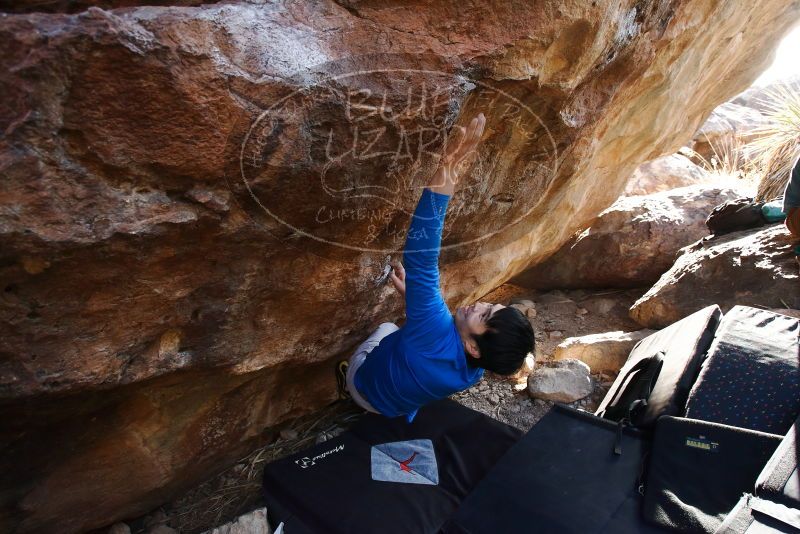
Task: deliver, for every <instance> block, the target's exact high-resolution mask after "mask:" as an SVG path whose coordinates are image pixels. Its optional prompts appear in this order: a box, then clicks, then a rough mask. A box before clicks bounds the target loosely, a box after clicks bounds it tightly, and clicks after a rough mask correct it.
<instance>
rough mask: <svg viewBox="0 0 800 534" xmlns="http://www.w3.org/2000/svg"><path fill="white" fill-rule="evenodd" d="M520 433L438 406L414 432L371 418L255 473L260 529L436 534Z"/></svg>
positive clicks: (421, 416) (419, 419) (427, 410)
mask: <svg viewBox="0 0 800 534" xmlns="http://www.w3.org/2000/svg"><path fill="white" fill-rule="evenodd" d="M521 435H522V433H521V432H520V431H519V430H517V429H515V428H513V427H510V426H508V425H506V424H504V423H501V422H499V421H495V420H493V419H491V418H489V417H487V416H485V415H483V414H481V413H479V412H476V411H474V410H471V409H469V408H466V407H464V406H462V405H460V404H458V403H456V402H454V401H451V400H448V399H445V400H442V401H438V402H435V403H432V404H430V405H428V406H425V407H423V408H422V409H420V411H419V413H418V414H417V416H416V418H415V419H414V422H413V423H410V424H409V423H407V422H406V420H405V418H403V417H397V418H393V419H389V418H386V417H383V416H380V415H376V414H367V415H365V416H363V417H362V418H361V419H360V420H359V421H358V422H357V423H356V424H355V425H353V427H352V428H351V429H350V430H348V431H347V432H344V433H342V434H341V435H340V436H338V437H336V438H334V439H330V440H328V441H326V442H324V443H321V444H320V445H317V446H315V447H312V448H310V449H308V450H306V451H303V452H301V453H299V454H295V455H292V456H289V457H287V458H283V459H280V460H278V461H275V462H272V463H271V464H269V465H267V466H266V468H265V469H264V495H265V499H266V503H267V510H268V515H269V521H270V523H271V524H272V526H273V528H275V527H276V526H277V525H278V524H279V523H281V522H283V523H284V532H287V533H290V534H306V533H309V532H314V533H326V534H334V533H339V532H341V533H345V532H346V533H354V532H359V533H360V532H381V533H382V534H389V533H403V534H405V533H409V532H413V533H426V532H429V533H435V532H438V531H439V529H440V528H441V527H442V525H443V524H444V523H445V522H446V521H447V519H448V518H449V517H450V516H451V515H452V514H453V512H454V511H455V510H456V509H457V508H458V506H459V504H460V503H461V501H462V500H463V499H464V497H465V496H466V495H467V494H468V493H469V492H470V491H471V490H472V489H473V488H474V487H475V486H476V485H477V484H478V482H480V480H481V479H482V478H483V477H484V476H485V475H486V473H487V472H488V471H489V470H490V469H491V468H492V466H493V465H494V464H495V463H496V462H497V461H498V460H499V459H500V457H502V456H503V454H504V453H505V452H506V451H507V450H508V449H509V448H510V447H511V446H512V445H514V443H516V442H517V441H518V440H519V438H520V437H521Z"/></svg>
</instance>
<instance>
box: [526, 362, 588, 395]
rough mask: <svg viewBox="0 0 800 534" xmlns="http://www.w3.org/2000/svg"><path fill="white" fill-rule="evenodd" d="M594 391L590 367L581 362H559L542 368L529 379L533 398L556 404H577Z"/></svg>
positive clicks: (529, 388)
mask: <svg viewBox="0 0 800 534" xmlns="http://www.w3.org/2000/svg"><path fill="white" fill-rule="evenodd" d="M593 389H594V383H593V381H592V377H591V375H590V369H589V366H588V365H586V364H585V363H583V362H582V361H580V360H559V361H557V362H555V363H554V364H553V366H552V367H540V368H539V369H537V370H536V371H534V372H533V374H532V375H531V376H530V377H529V378H528V393H529V394H530V395H531V396H532V397H534V398H537V399H544V400H550V401H554V402H567V403H569V402H575V401H576V400H579V399H582V398H584V397H586V396H588V395H589V394H591V393H592V391H593Z"/></svg>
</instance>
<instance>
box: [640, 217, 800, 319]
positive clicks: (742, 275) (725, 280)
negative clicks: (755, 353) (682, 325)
mask: <svg viewBox="0 0 800 534" xmlns="http://www.w3.org/2000/svg"><path fill="white" fill-rule="evenodd" d="M792 248H793V247H792V244H791V236H790V234H789V232H788V231H787V230H786V228H785V227H784V226H783V225H780V224H774V225H771V226H767V227H764V228H761V229H757V230H745V231H742V232H734V233H731V234H726V235H723V236H719V237H715V238H713V239H711V238H707V239H704V240H702V241H698V242H697V243H695V244H693V245H690V246H688V247H686V248H685V249H684V250H683V251H682V254H681V255H680V257H679V258H678V260H677V261H676V262H675V265H673V266H672V268H671V269H670V270H669V271H667V272H666V273H664V275H663V276H662V277H661V278H660V279H659V280H658V282H657V283H656V284H655V285H654V286H653V287H652V288H651V289H650V290H649V291H648V292H647V293H645V294H644V295H643V296H642V297H641V298H640V299H639V300H638V301H636V303H634V305H633V306H632V307H631V310H630V313H631V318H633V319H634V320H635V321H636V322H638V323H639V324H641V325H643V326H646V327H648V328H663V327H665V326H667V325H669V324H671V323H673V322H675V321H677V320H679V319H682V318H683V317H686V316H687V315H689V314H691V313H694V312H696V311H697V310H699V309H701V308H704V307H706V306H708V305H711V304H719V306H720V308H722V311H723V313H724V312H727V311H728V310H730V309H731V308H732V307H733V306H735V305H737V304H741V305H746V306H764V307H767V308H792V309H800V274H798V264H797V262H796V261H795V256H794V253H793V250H792Z"/></svg>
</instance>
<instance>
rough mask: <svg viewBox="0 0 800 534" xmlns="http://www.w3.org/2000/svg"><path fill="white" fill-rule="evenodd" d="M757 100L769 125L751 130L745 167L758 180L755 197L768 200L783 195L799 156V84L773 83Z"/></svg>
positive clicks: (746, 149) (759, 199)
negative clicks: (752, 136) (746, 165)
mask: <svg viewBox="0 0 800 534" xmlns="http://www.w3.org/2000/svg"><path fill="white" fill-rule="evenodd" d="M758 103H759V104H760V107H761V108H762V109H761V113H762V115H764V117H765V118H766V119H767V121H768V124H767V125H766V126H762V127H760V128H757V129H756V130H755V131H753V135H754V136H755V139H754V140H753V141H751V142H750V143H748V144H747V146H746V147H745V151H746V154H747V156H748V160H749V162H748V170H749V172H750V173H752V174H753V175H755V176H756V177H757V179H758V190H757V194H756V200H758V201H764V202H768V201H770V200H774V199H776V198H778V197H780V196H781V195H782V194H783V191H784V189H785V188H786V183H787V181H788V180H789V175H790V173H791V171H792V164H793V163H794V162H795V160H796V159H797V157H798V156H800V84H798V83H791V84H776V85H775V86H773V87H770V88H769V89H767V90H766V91H765V92H764V96H763V97H762V98H760V99H759V101H758Z"/></svg>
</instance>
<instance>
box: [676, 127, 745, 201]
mask: <svg viewBox="0 0 800 534" xmlns="http://www.w3.org/2000/svg"><path fill="white" fill-rule="evenodd" d="M707 142H708V144H709V146H710V147H711V150H712V155H711V157H710V158H709V159H706V158H705V157H703V155H702V154H700V153H698V152H695V151H694V150H692V149H691V148H689V147H683V148H681V149H680V150H679V151H678V152H679V153H680V154H681V155H684V156H686V157H687V158H689V159H691V160H692V161H693V162H695V164H697V165H699V166H700V167H702V168H703V169H704V170H705V171H706V172H707V173H708V174H709V175H710V180H709V182H712V183H717V184H720V185H729V186H735V187H740V188H742V189H744V190H747V191H752V192H753V194H755V191H756V187H757V184H758V180H757V177H756V176H755V175H754V174H753V173H752V172H751V170H750V169H749V165H748V162H747V159H746V156H745V148H746V146H747V145H746V144H745V143H744V142H743V141H742V140H741V138H740V137H738V136H732V137H723V138H722V141H721V142H718V143H713V142H711V141H710V140H708V139H707Z"/></svg>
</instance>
